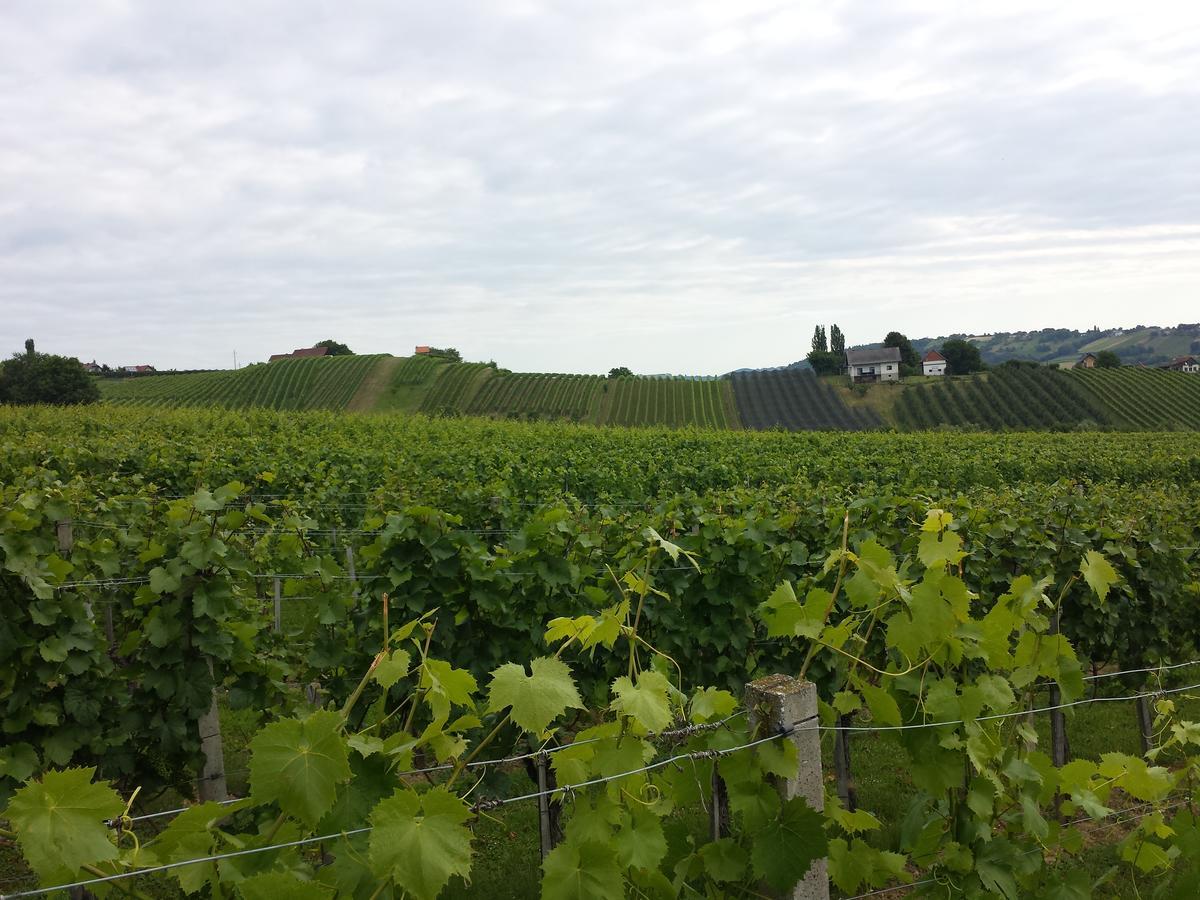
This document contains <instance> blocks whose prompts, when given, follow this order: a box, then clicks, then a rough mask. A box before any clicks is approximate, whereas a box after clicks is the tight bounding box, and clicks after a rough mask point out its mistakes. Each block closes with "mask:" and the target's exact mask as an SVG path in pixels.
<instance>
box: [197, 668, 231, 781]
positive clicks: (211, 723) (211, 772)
mask: <svg viewBox="0 0 1200 900" xmlns="http://www.w3.org/2000/svg"><path fill="white" fill-rule="evenodd" d="M208 671H209V674H211V673H212V660H209V663H208ZM196 728H197V730H198V731H199V732H200V752H201V753H203V754H204V769H203V771H201V773H200V790H199V795H200V799H201V800H218V801H220V800H228V799H229V787H228V785H227V784H226V783H225V747H224V745H223V743H222V741H221V712H220V709H219V707H218V706H217V688H216V685H213V692H212V704H211V705H210V706H209V707H208V712H206V713H204V715H202V716H201V717H200V718H199V719H197V720H196Z"/></svg>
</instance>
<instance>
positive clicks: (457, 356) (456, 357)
mask: <svg viewBox="0 0 1200 900" xmlns="http://www.w3.org/2000/svg"><path fill="white" fill-rule="evenodd" d="M428 355H429V356H436V357H438V358H439V359H448V360H450V362H462V354H461V353H459V352H458V351H457V350H455V349H454V348H453V347H446V348H444V349H443V348H441V347H430V348H429V353H428Z"/></svg>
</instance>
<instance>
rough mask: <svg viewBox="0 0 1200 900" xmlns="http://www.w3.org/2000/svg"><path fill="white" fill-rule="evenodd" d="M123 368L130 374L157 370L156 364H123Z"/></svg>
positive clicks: (141, 373) (142, 373)
mask: <svg viewBox="0 0 1200 900" xmlns="http://www.w3.org/2000/svg"><path fill="white" fill-rule="evenodd" d="M121 368H122V369H123V370H124V371H126V372H128V373H129V374H130V375H144V374H145V373H147V372H153V371H155V368H154V366H122V367H121Z"/></svg>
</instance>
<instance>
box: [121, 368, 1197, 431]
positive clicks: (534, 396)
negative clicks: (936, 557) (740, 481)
mask: <svg viewBox="0 0 1200 900" xmlns="http://www.w3.org/2000/svg"><path fill="white" fill-rule="evenodd" d="M100 383H101V389H102V393H103V395H104V397H105V399H106V401H107V402H110V403H118V404H135V403H136V404H142V405H148V406H159V407H162V406H221V407H226V408H249V407H262V408H268V409H277V410H299V409H329V410H348V411H356V412H377V411H395V412H409V413H422V414H424V415H429V416H454V417H457V416H478V417H487V418H495V419H507V420H524V421H567V422H577V423H583V424H590V425H618V426H635V427H640V426H654V425H665V426H668V427H676V428H678V427H696V428H714V429H739V428H747V429H751V430H770V429H780V430H784V431H824V430H828V431H861V430H864V429H872V428H897V429H901V430H920V429H928V428H945V427H958V428H979V429H992V430H1001V429H1035V430H1054V431H1062V430H1073V429H1113V430H1135V429H1140V430H1175V429H1200V376H1196V375H1188V374H1183V373H1179V372H1167V371H1162V370H1158V369H1146V368H1142V367H1136V366H1123V367H1121V368H1119V369H1104V370H1101V369H1094V370H1081V369H1055V368H1050V367H1047V366H1038V365H1034V364H1008V365H1003V366H997V367H996V368H993V369H991V370H990V371H988V372H985V373H981V374H979V375H970V376H962V377H953V378H925V377H915V378H906V379H905V380H904V381H903V382H901V383H899V384H875V385H851V384H850V383H849V382H848V381H847V379H846V378H845V377H844V376H827V377H822V378H818V377H817V376H815V375H814V374H813V373H812V372H811V371H804V370H800V369H797V368H794V367H793V368H786V369H766V370H750V371H740V372H736V373H734V374H733V375H730V376H726V377H723V378H688V377H679V376H675V377H660V376H625V377H620V378H608V377H605V376H601V375H569V374H553V373H520V372H509V371H507V370H505V369H499V368H497V367H496V366H495V365H494V364H484V363H456V362H449V361H447V360H443V359H434V358H430V357H425V356H413V357H396V356H388V355H386V354H384V355H377V356H338V357H325V358H315V359H285V360H279V361H277V362H273V363H268V364H261V365H255V366H248V367H246V368H244V369H238V370H236V371H218V372H197V373H192V374H171V375H155V376H146V377H138V378H129V379H102V380H101V382H100Z"/></svg>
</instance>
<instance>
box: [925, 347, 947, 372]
mask: <svg viewBox="0 0 1200 900" xmlns="http://www.w3.org/2000/svg"><path fill="white" fill-rule="evenodd" d="M921 373H922V374H924V375H945V374H946V357H944V356H942V354H940V353H938V352H937V351H936V350H930V351H929V352H928V353H926V354H925V355H924V356H923V357H921Z"/></svg>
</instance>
